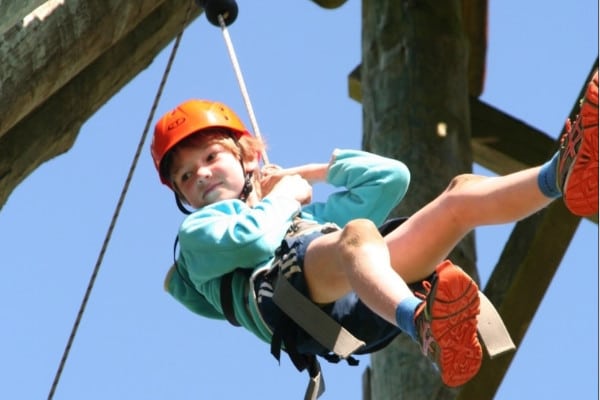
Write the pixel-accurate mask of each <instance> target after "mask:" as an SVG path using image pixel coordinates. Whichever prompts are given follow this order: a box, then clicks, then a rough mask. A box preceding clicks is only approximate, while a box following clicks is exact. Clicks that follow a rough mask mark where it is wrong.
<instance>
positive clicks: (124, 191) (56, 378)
mask: <svg viewBox="0 0 600 400" xmlns="http://www.w3.org/2000/svg"><path fill="white" fill-rule="evenodd" d="M190 11H191V2H190V5H188V9H187V10H186V13H185V18H184V21H183V28H182V30H181V31H180V32H179V34H178V35H177V37H176V39H175V43H174V44H173V49H172V51H171V55H170V57H169V60H168V62H167V66H166V68H165V71H164V73H163V76H162V79H161V82H160V85H159V88H158V91H157V93H156V96H155V98H154V103H153V104H152V108H151V109H150V114H149V115H148V119H147V121H146V126H145V127H144V131H143V133H142V137H141V138H140V141H139V143H138V147H137V150H136V152H135V155H134V158H133V160H132V163H131V166H130V168H129V173H128V175H127V178H126V180H125V184H124V185H123V189H122V190H121V195H120V197H119V201H118V203H117V207H116V208H115V212H114V213H113V216H112V220H111V222H110V225H109V227H108V231H107V233H106V236H105V238H104V243H103V244H102V248H101V250H100V254H99V255H98V259H97V261H96V265H95V267H94V270H93V272H92V276H91V277H90V281H89V283H88V287H87V289H86V291H85V295H84V297H83V300H82V302H81V305H80V307H79V311H78V313H77V317H76V319H75V323H74V324H73V328H72V329H71V334H70V335H69V340H68V341H67V345H66V347H65V350H64V352H63V355H62V358H61V360H60V364H59V366H58V369H57V371H56V374H55V376H54V381H53V382H52V386H51V388H50V393H49V394H48V400H51V399H52V398H53V397H54V393H55V391H56V388H57V386H58V383H59V381H60V377H61V375H62V371H63V369H64V366H65V363H66V361H67V358H68V356H69V353H70V351H71V346H72V345H73V341H74V340H75V335H76V334H77V330H78V328H79V324H80V323H81V319H82V317H83V313H84V311H85V308H86V306H87V302H88V300H89V298H90V295H91V292H92V289H93V287H94V283H95V281H96V277H97V275H98V272H99V270H100V265H101V264H102V260H103V259H104V254H105V253H106V249H107V248H108V244H109V242H110V238H111V236H112V232H113V230H114V227H115V225H116V222H117V219H118V217H119V213H120V211H121V207H122V205H123V201H124V200H125V196H126V194H127V191H128V189H129V184H130V183H131V178H132V177H133V173H134V172H135V168H136V166H137V163H138V160H139V158H140V154H141V152H142V148H143V146H144V143H145V141H146V137H147V136H148V131H149V130H150V126H151V124H152V120H153V119H154V113H155V112H156V108H157V106H158V102H159V100H160V97H161V95H162V92H163V89H164V86H165V83H166V81H167V78H168V76H169V72H170V70H171V66H172V64H173V60H174V59H175V55H176V53H177V49H178V47H179V43H180V41H181V37H182V36H183V31H184V29H185V25H186V24H187V21H188V19H189V16H190Z"/></svg>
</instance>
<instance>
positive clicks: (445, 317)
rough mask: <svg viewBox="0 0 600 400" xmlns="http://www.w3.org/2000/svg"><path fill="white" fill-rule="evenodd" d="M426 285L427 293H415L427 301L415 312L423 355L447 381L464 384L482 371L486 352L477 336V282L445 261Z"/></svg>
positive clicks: (424, 284)
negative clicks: (482, 362) (482, 360)
mask: <svg viewBox="0 0 600 400" xmlns="http://www.w3.org/2000/svg"><path fill="white" fill-rule="evenodd" d="M423 286H424V288H425V293H419V292H417V293H416V295H417V296H418V297H420V298H422V299H424V300H425V301H424V302H423V303H422V304H421V305H420V306H419V307H418V308H417V311H416V312H415V324H416V326H417V332H418V334H419V339H420V343H421V348H422V351H423V354H424V355H426V356H427V357H429V358H430V359H431V360H432V361H434V362H435V364H436V365H437V367H438V368H439V370H440V373H441V376H442V381H443V382H444V384H446V385H448V386H450V387H455V386H460V385H463V384H464V383H466V382H468V381H469V380H470V379H471V378H472V377H473V376H475V374H476V373H477V372H478V371H479V367H481V358H482V355H483V352H482V349H481V344H480V343H479V339H478V338H477V315H479V289H478V288H477V284H476V283H475V282H474V281H473V280H472V279H471V278H470V277H469V275H467V274H466V273H465V272H464V271H463V270H462V269H460V268H459V267H457V266H455V265H453V264H452V263H451V262H450V261H448V260H446V261H444V262H443V263H441V264H440V265H438V267H437V268H436V271H435V274H434V277H433V280H432V281H431V283H430V282H428V281H425V282H423Z"/></svg>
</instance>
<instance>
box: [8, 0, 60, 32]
mask: <svg viewBox="0 0 600 400" xmlns="http://www.w3.org/2000/svg"><path fill="white" fill-rule="evenodd" d="M57 1H62V0H57ZM54 2H55V1H54ZM44 3H48V1H46V0H0V34H2V33H4V32H6V30H8V29H9V28H12V27H13V26H14V25H16V24H19V23H21V22H22V20H23V18H25V16H26V15H28V14H29V13H31V12H32V11H34V10H35V9H36V8H38V7H39V6H41V5H42V4H44Z"/></svg>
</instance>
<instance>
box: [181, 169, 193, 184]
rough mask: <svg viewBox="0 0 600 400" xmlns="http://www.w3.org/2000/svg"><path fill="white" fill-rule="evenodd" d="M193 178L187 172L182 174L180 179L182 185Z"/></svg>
mask: <svg viewBox="0 0 600 400" xmlns="http://www.w3.org/2000/svg"><path fill="white" fill-rule="evenodd" d="M191 176H192V174H191V173H190V172H185V173H183V174H181V176H180V177H179V179H180V181H181V183H184V182H187V181H188V180H189V179H190V177H191Z"/></svg>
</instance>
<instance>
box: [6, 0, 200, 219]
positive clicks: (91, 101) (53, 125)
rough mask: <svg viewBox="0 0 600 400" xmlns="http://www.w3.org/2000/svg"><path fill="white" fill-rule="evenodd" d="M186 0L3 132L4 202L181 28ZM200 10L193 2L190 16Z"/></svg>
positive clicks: (140, 24)
mask: <svg viewBox="0 0 600 400" xmlns="http://www.w3.org/2000/svg"><path fill="white" fill-rule="evenodd" d="M129 3H130V2H129ZM187 5H188V2H187V1H184V0H166V1H163V2H161V4H160V5H159V7H157V8H155V9H154V10H153V11H152V12H151V13H150V14H148V15H147V16H146V18H143V19H142V20H140V21H137V22H136V24H135V26H134V27H133V28H132V29H130V30H129V31H128V32H127V34H125V35H123V36H122V37H121V39H120V40H118V41H116V42H115V43H113V45H112V46H111V47H109V48H108V49H105V51H103V52H102V53H101V54H98V55H97V57H96V58H95V59H94V60H92V61H91V62H90V63H89V64H88V65H87V66H85V67H84V68H83V69H82V70H81V71H79V72H78V73H77V74H76V75H74V76H73V77H72V78H71V79H70V80H69V81H68V82H66V83H65V84H63V85H62V86H61V87H59V88H57V89H56V90H55V91H54V92H53V93H51V94H50V93H49V94H48V97H46V98H44V99H40V100H38V102H39V104H38V106H37V108H35V109H34V110H31V111H30V112H28V113H27V114H26V115H25V116H24V117H22V118H21V119H20V120H19V121H18V123H16V124H15V125H14V126H13V127H12V128H10V129H9V130H8V131H7V132H5V134H4V135H3V136H1V137H0V149H2V154H1V155H0V207H1V206H2V205H4V203H5V202H6V200H7V199H8V196H9V195H10V193H11V192H12V190H13V189H14V188H15V187H16V186H17V185H18V184H19V182H21V181H22V180H23V179H25V177H26V176H27V175H28V174H29V173H31V172H32V171H33V170H35V168H37V167H38V166H39V165H40V164H41V163H43V162H44V161H46V160H49V159H51V158H52V157H55V156H56V155H58V154H61V153H63V152H65V151H67V150H68V149H69V148H70V147H71V146H72V144H73V142H74V140H75V138H76V136H77V134H78V133H79V129H80V127H81V125H82V124H83V123H84V122H85V121H86V120H87V119H88V118H89V117H90V116H91V115H92V114H94V112H95V111H96V110H97V109H98V108H99V107H100V106H102V105H103V104H104V103H105V102H106V101H108V100H109V99H110V98H111V97H112V96H113V95H114V94H115V93H117V92H118V91H119V90H120V88H121V87H123V86H124V85H125V84H126V83H127V82H129V81H130V80H131V79H133V78H134V77H135V76H136V75H137V74H138V73H139V72H140V71H142V70H143V69H144V68H146V67H147V66H148V65H149V64H150V63H151V62H152V60H153V59H154V57H155V56H156V55H157V54H158V53H159V52H160V51H161V50H162V49H163V48H164V47H165V46H166V45H167V44H168V43H169V42H171V41H172V38H173V37H175V36H176V35H177V33H178V32H180V31H181V29H182V28H183V21H184V16H185V13H186V11H187V9H188V8H187ZM199 13H200V10H199V9H198V8H193V9H192V14H191V16H190V21H189V22H191V20H193V19H195V18H196V17H197V16H198V15H199ZM73 18H75V17H73ZM189 22H188V23H189ZM64 57H68V55H64ZM156 84H157V88H158V84H159V82H156ZM3 97H4V93H3ZM149 106H150V103H149ZM64 110H69V112H68V113H65V112H64ZM0 112H2V111H0Z"/></svg>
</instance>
